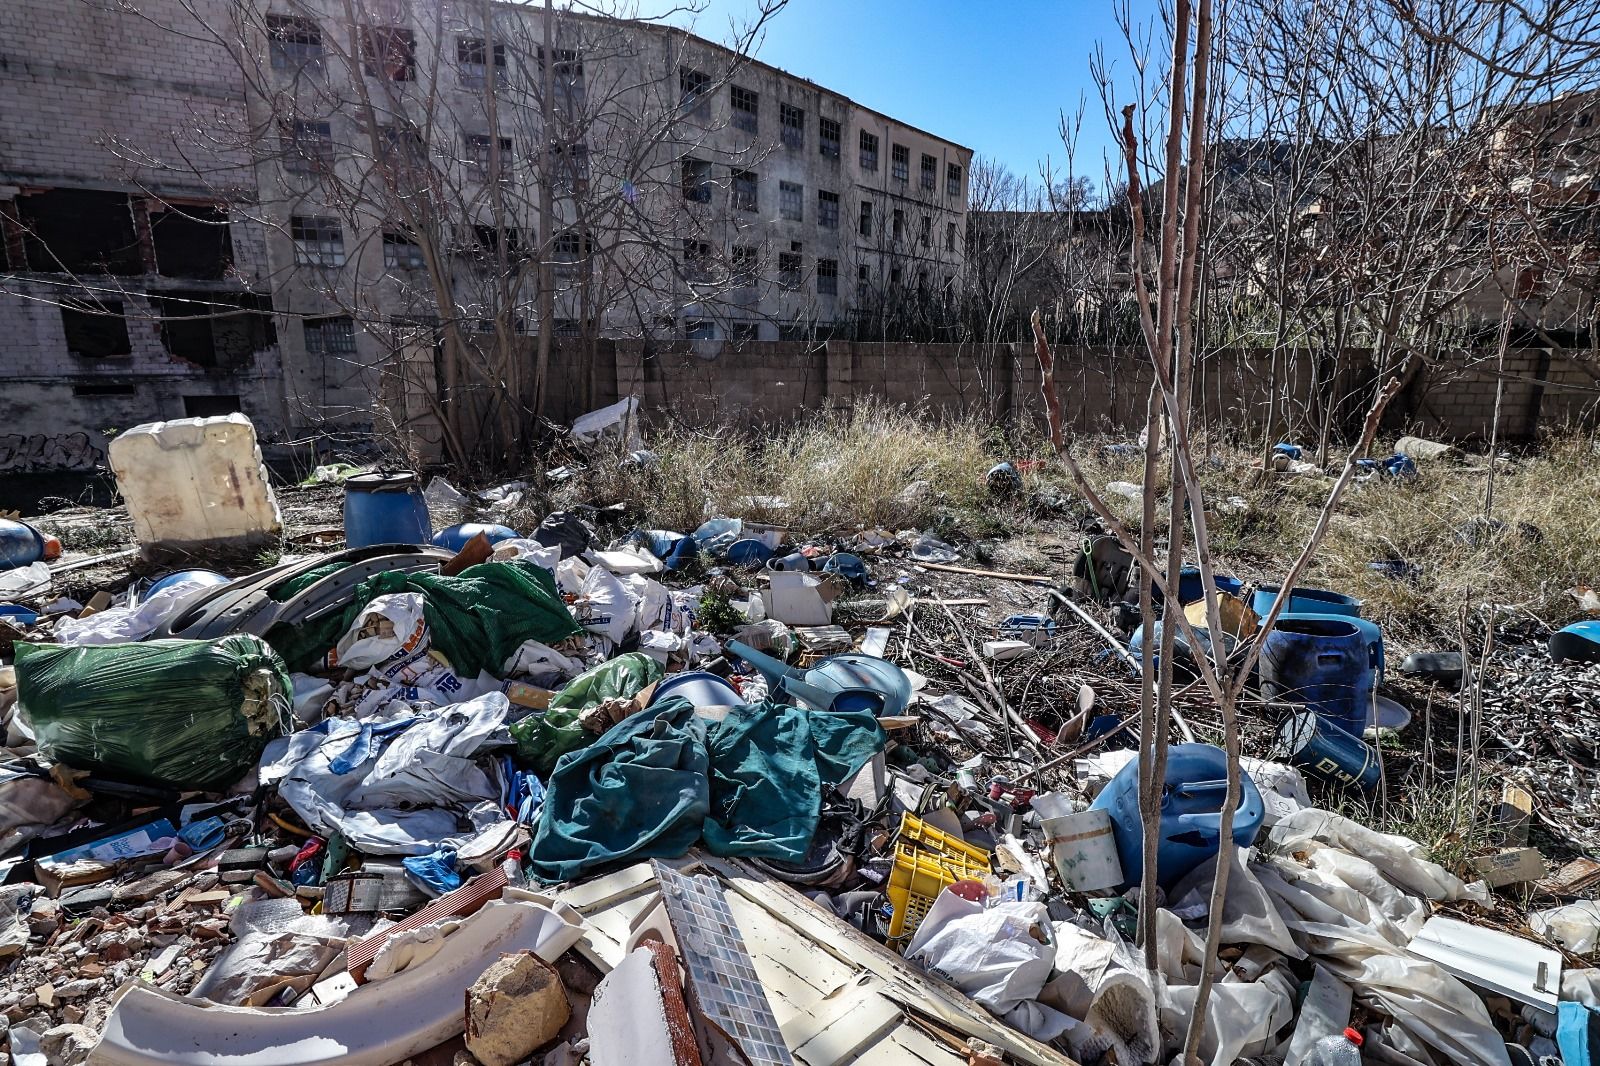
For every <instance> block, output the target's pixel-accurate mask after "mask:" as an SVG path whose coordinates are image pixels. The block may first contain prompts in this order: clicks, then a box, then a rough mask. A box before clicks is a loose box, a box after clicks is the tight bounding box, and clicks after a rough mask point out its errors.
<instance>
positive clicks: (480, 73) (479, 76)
mask: <svg viewBox="0 0 1600 1066" xmlns="http://www.w3.org/2000/svg"><path fill="white" fill-rule="evenodd" d="M490 52H491V49H490V48H489V46H488V45H487V44H486V43H485V41H484V39H483V38H482V37H457V38H456V69H457V72H458V76H459V77H460V80H461V86H462V88H465V89H482V88H483V87H484V86H485V85H486V84H487V83H488V81H489V59H490ZM492 52H493V58H494V83H495V85H496V86H501V85H504V84H505V83H506V46H505V45H504V44H501V43H499V42H496V43H495V45H494V48H493V49H492Z"/></svg>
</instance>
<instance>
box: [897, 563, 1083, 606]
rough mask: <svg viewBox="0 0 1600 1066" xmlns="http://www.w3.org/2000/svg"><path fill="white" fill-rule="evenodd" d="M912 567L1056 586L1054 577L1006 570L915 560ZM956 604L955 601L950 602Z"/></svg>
mask: <svg viewBox="0 0 1600 1066" xmlns="http://www.w3.org/2000/svg"><path fill="white" fill-rule="evenodd" d="M911 565H912V566H920V567H922V569H924V570H938V571H940V572H941V573H945V574H968V575H970V576H972V577H992V578H995V579H997V580H999V581H1022V582H1025V583H1027V584H1029V585H1054V584H1055V583H1056V580H1055V578H1053V577H1044V576H1043V575H1040V574H1010V573H1006V572H1005V571H1004V570H975V569H973V568H972V567H970V566H952V565H951V564H949V563H919V562H916V561H915V560H912V562H911ZM949 602H950V603H954V602H955V601H954V600H951V601H949Z"/></svg>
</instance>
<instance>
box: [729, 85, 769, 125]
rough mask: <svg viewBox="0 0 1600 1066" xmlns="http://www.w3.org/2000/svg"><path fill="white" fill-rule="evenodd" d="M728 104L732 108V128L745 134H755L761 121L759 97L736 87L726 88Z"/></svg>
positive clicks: (747, 90)
mask: <svg viewBox="0 0 1600 1066" xmlns="http://www.w3.org/2000/svg"><path fill="white" fill-rule="evenodd" d="M728 103H729V104H730V105H731V106H732V108H733V126H734V128H735V129H740V130H744V131H745V132H746V133H755V132H756V130H757V129H758V128H759V126H760V120H761V111H760V105H761V97H760V96H758V95H756V94H755V93H753V92H751V91H750V90H749V89H745V88H741V87H740V86H737V85H730V86H729V87H728Z"/></svg>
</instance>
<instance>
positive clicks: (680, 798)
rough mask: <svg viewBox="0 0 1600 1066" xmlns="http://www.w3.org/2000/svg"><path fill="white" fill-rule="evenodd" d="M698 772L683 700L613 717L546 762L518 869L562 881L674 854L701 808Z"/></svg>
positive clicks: (695, 827)
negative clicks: (538, 807) (535, 824)
mask: <svg viewBox="0 0 1600 1066" xmlns="http://www.w3.org/2000/svg"><path fill="white" fill-rule="evenodd" d="M708 769H709V766H708V763H707V761H706V746H705V725H704V723H703V722H702V721H701V720H700V719H699V718H697V717H696V716H695V713H694V706H693V704H691V703H690V702H689V701H688V700H686V699H682V698H679V699H674V700H665V701H663V702H661V703H659V704H657V705H655V706H654V707H651V708H649V709H648V710H644V711H641V712H639V713H638V714H635V715H632V716H631V717H628V718H625V719H623V720H622V721H621V722H618V723H617V724H616V725H614V726H612V727H611V728H610V729H609V730H607V731H606V732H605V733H604V734H603V735H602V736H601V737H600V739H599V740H597V741H595V742H594V743H593V744H591V745H589V746H588V747H586V748H580V749H579V750H577V751H574V752H571V753H569V754H567V755H564V756H562V757H561V761H560V762H558V763H556V769H555V772H554V773H553V774H551V775H550V780H549V782H548V783H547V784H546V786H545V798H544V807H543V809H542V811H541V813H540V815H539V828H538V830H537V831H536V832H535V833H534V836H533V844H532V845H531V846H530V847H529V849H528V868H529V869H530V870H531V871H532V873H533V874H534V876H536V877H539V878H541V879H542V880H545V881H549V882H556V881H571V880H573V879H574V878H577V877H581V876H583V874H584V873H585V872H586V871H588V870H591V869H593V868H595V867H597V866H602V865H607V864H610V863H620V862H624V861H635V862H636V861H638V860H640V859H648V858H668V857H671V856H674V855H682V854H683V853H684V852H686V851H688V850H689V849H690V848H691V847H693V846H694V843H695V841H697V840H699V839H700V826H701V823H702V822H704V821H705V817H706V812H707V811H708V810H709V809H710V804H711V797H710V788H709V781H708V775H707V771H708Z"/></svg>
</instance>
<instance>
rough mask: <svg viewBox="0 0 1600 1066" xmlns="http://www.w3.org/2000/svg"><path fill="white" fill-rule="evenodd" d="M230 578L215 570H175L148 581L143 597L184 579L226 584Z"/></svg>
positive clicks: (209, 583) (202, 583) (200, 582)
mask: <svg viewBox="0 0 1600 1066" xmlns="http://www.w3.org/2000/svg"><path fill="white" fill-rule="evenodd" d="M232 580H233V578H231V577H227V576H225V575H223V574H219V573H217V572H216V571H215V570H175V571H173V572H172V573H170V574H167V575H166V576H165V577H160V578H157V579H156V580H154V581H152V582H150V587H149V588H147V589H145V591H144V598H145V599H147V600H148V599H149V598H150V597H151V596H154V595H155V594H156V593H158V592H162V591H164V590H166V589H169V588H171V587H172V586H174V585H176V584H179V583H181V582H185V581H191V582H198V583H199V584H201V585H226V584H227V583H228V582H230V581H232Z"/></svg>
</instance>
